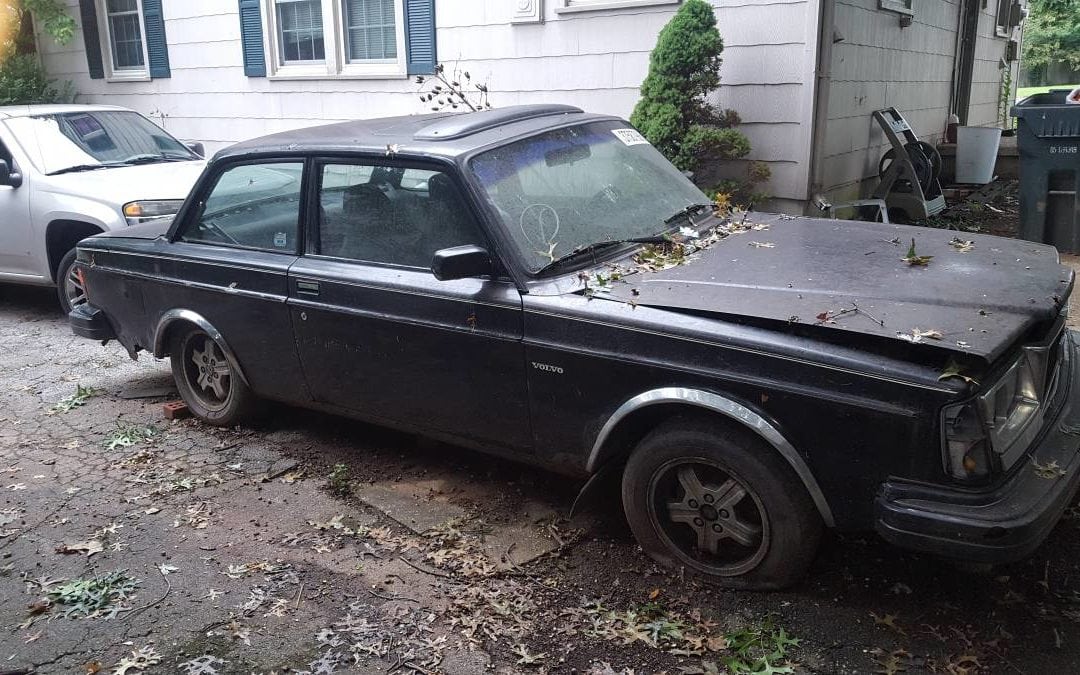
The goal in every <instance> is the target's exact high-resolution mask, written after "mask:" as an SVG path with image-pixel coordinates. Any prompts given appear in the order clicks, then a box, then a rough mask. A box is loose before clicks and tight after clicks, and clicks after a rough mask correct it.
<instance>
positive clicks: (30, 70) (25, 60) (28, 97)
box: [0, 54, 73, 105]
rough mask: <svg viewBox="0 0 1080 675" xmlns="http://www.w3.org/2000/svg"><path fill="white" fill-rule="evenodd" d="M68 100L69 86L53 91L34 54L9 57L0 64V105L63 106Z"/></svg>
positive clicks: (51, 82)
mask: <svg viewBox="0 0 1080 675" xmlns="http://www.w3.org/2000/svg"><path fill="white" fill-rule="evenodd" d="M72 98H73V92H72V90H71V83H70V82H66V83H64V85H63V86H61V87H57V86H56V80H53V79H51V78H50V77H49V76H48V75H46V74H45V69H44V68H42V67H41V62H40V61H39V60H38V58H37V56H36V55H34V54H12V55H11V56H9V57H8V58H6V59H4V61H3V63H2V64H0V105H27V104H30V103H64V102H69V101H70V100H71V99H72Z"/></svg>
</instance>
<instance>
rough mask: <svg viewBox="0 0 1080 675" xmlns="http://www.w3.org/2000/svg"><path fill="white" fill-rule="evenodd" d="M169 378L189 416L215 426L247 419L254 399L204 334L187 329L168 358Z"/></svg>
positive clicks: (215, 345) (230, 363)
mask: <svg viewBox="0 0 1080 675" xmlns="http://www.w3.org/2000/svg"><path fill="white" fill-rule="evenodd" d="M169 360H170V361H171V363H172V371H173V378H174V379H175V380H176V387H177V389H179V390H180V396H181V397H182V398H183V399H184V402H185V403H187V405H188V408H190V409H191V413H192V414H193V415H195V416H196V417H198V418H199V419H201V420H203V421H205V422H208V423H210V424H214V425H218V426H232V425H234V424H238V423H240V422H241V421H245V420H246V419H248V418H249V417H250V416H251V415H252V413H253V411H254V408H255V406H256V403H257V399H256V398H255V394H254V393H253V392H252V391H251V389H250V388H249V387H248V386H247V384H245V383H244V381H243V380H242V379H241V378H240V376H239V375H238V374H237V372H236V369H235V368H234V366H233V364H232V362H230V361H229V358H228V357H227V356H226V355H225V352H224V350H223V349H222V348H221V346H220V345H219V344H218V343H217V342H215V341H214V339H213V338H211V337H210V336H209V335H208V334H207V333H206V332H205V331H203V330H201V329H199V328H194V327H192V328H190V329H188V330H186V331H185V332H184V333H183V334H182V335H180V336H179V337H178V338H177V339H176V340H175V341H174V342H173V347H172V350H171V351H170V354H169Z"/></svg>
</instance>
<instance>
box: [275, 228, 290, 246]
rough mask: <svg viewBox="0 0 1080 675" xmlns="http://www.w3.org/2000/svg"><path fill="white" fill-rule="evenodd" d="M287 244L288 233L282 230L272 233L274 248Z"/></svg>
mask: <svg viewBox="0 0 1080 675" xmlns="http://www.w3.org/2000/svg"><path fill="white" fill-rule="evenodd" d="M288 244H289V235H287V234H285V233H284V232H275V233H274V248H285V247H286V246H287V245H288Z"/></svg>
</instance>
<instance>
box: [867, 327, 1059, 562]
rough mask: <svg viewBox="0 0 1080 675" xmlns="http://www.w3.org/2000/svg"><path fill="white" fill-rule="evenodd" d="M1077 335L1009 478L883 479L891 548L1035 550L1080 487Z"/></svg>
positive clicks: (990, 552)
mask: <svg viewBox="0 0 1080 675" xmlns="http://www.w3.org/2000/svg"><path fill="white" fill-rule="evenodd" d="M1078 339H1080V338H1078V334H1076V333H1073V332H1072V331H1068V332H1067V333H1066V335H1065V340H1066V343H1065V349H1064V350H1063V352H1062V362H1061V370H1060V371H1059V377H1061V378H1062V379H1061V385H1060V386H1065V387H1067V390H1066V391H1065V392H1063V393H1062V396H1061V398H1060V399H1059V400H1061V401H1063V402H1062V403H1061V404H1060V407H1059V409H1058V410H1057V411H1056V414H1053V415H1051V416H1050V417H1049V418H1048V419H1047V421H1045V422H1044V425H1043V430H1042V432H1041V434H1040V436H1039V437H1038V438H1037V439H1036V441H1035V443H1034V446H1033V447H1032V449H1031V451H1030V452H1029V453H1028V454H1027V456H1026V457H1025V458H1023V459H1021V460H1019V466H1017V467H1014V469H1013V471H1012V474H1011V476H1010V477H1009V478H1007V479H1006V480H1005V481H1004V482H1003V483H1002V484H1000V485H998V486H996V487H995V488H993V489H991V490H987V491H981V492H980V491H971V490H962V489H949V488H942V487H934V486H927V485H916V484H912V483H904V482H901V481H888V482H886V483H885V484H883V485H882V489H881V492H880V493H879V495H878V497H877V501H876V503H875V522H876V527H877V531H878V533H879V534H880V535H881V536H882V537H883V538H884V539H886V540H887V541H889V542H891V543H893V544H896V545H897V546H902V547H904V548H910V549H915V550H919V551H926V552H929V553H934V554H938V555H943V556H948V557H951V558H961V559H964V560H969V561H972V562H981V563H1006V562H1012V561H1015V560H1019V559H1021V558H1024V557H1026V556H1027V555H1029V554H1030V553H1031V552H1032V551H1034V550H1035V549H1036V548H1038V546H1039V544H1041V543H1042V542H1043V541H1044V540H1045V539H1046V537H1047V536H1048V535H1049V534H1050V531H1051V530H1052V529H1053V528H1054V526H1055V525H1056V524H1057V522H1058V520H1060V518H1061V514H1062V513H1063V512H1064V511H1065V509H1066V508H1068V506H1069V504H1070V503H1071V502H1072V499H1073V497H1074V496H1075V495H1076V491H1077V487H1080V343H1078ZM1048 467H1049V468H1048Z"/></svg>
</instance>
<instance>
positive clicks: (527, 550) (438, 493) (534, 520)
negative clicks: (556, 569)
mask: <svg viewBox="0 0 1080 675" xmlns="http://www.w3.org/2000/svg"><path fill="white" fill-rule="evenodd" d="M456 478H457V479H456V480H455V477H454V476H445V477H439V478H423V479H409V480H401V481H395V482H385V483H373V484H368V485H364V486H361V487H359V488H358V489H357V490H356V494H357V496H358V497H359V498H360V499H361V500H363V501H364V502H365V503H367V504H368V505H370V506H372V507H374V508H376V509H378V510H379V511H382V512H383V513H384V514H386V515H387V516H389V517H390V518H393V519H394V520H396V521H397V522H398V523H401V524H402V525H403V526H405V527H407V528H409V529H410V530H412V531H413V532H415V533H416V534H422V533H423V532H426V531H429V530H432V529H435V528H438V527H441V526H444V525H446V524H447V523H449V522H451V521H453V520H464V519H467V518H469V516H470V515H471V514H470V512H469V511H468V509H466V508H464V507H462V506H459V505H458V504H454V503H452V502H451V501H450V498H449V495H451V494H452V495H455V496H457V497H461V496H463V495H466V496H467V497H468V499H469V501H472V502H474V503H484V502H485V501H486V500H490V501H494V500H495V499H496V498H497V496H498V495H497V494H495V488H494V485H492V487H490V488H489V487H488V486H487V485H484V484H476V483H463V481H462V477H461V476H460V474H459V475H458V476H457V477H456ZM555 516H556V513H555V511H554V510H553V509H552V508H551V507H550V506H546V505H543V504H539V503H529V504H527V505H526V506H525V508H523V509H522V510H521V511H520V514H519V517H518V518H517V519H515V520H513V521H511V522H508V523H485V527H486V528H487V531H486V532H485V534H484V536H483V548H484V553H485V555H486V556H487V557H488V559H489V560H491V562H492V563H494V564H495V565H496V566H498V567H499V568H500V569H511V568H513V567H515V566H519V565H524V564H525V563H527V562H529V561H531V560H535V559H536V558H539V557H540V556H542V555H544V554H546V553H550V552H551V551H554V550H555V549H557V548H558V547H559V542H558V541H557V540H556V539H555V538H554V537H553V536H551V534H550V533H548V532H547V530H546V528H544V527H543V525H542V523H543V522H545V521H547V522H550V521H551V519H552V518H554V517H555Z"/></svg>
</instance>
